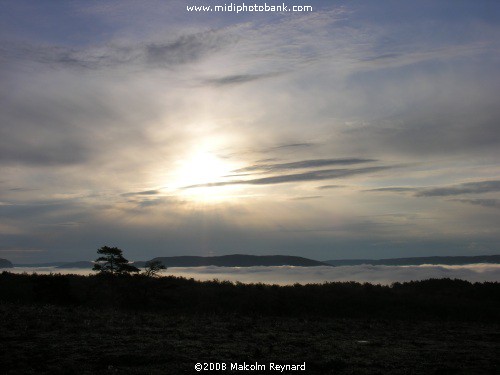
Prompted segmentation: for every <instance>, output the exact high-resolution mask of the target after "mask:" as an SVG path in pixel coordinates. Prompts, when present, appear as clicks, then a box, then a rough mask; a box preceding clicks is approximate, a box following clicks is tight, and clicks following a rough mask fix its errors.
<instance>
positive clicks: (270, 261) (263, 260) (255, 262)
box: [136, 254, 328, 267]
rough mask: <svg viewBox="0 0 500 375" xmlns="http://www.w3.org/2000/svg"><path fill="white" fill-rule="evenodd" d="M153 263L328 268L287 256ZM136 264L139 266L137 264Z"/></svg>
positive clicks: (188, 258)
mask: <svg viewBox="0 0 500 375" xmlns="http://www.w3.org/2000/svg"><path fill="white" fill-rule="evenodd" d="M152 260H153V261H155V260H158V261H161V262H162V264H163V265H164V266H166V267H202V266H219V267H255V266H300V267H314V266H328V264H326V263H323V262H318V261H316V260H312V259H307V258H302V257H296V256H289V255H242V254H234V255H223V256H214V257H199V256H177V257H158V258H154V259H152ZM136 264H140V262H137V263H136Z"/></svg>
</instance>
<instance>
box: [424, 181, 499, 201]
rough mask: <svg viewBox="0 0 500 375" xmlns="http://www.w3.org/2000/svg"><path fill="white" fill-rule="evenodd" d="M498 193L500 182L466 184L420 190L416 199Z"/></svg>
mask: <svg viewBox="0 0 500 375" xmlns="http://www.w3.org/2000/svg"><path fill="white" fill-rule="evenodd" d="M498 191H500V180H492V181H479V182H467V183H464V184H459V185H453V186H448V187H439V188H432V189H420V190H419V191H418V192H417V193H416V194H415V195H416V196H417V197H443V196H449V195H461V194H479V193H490V192H498Z"/></svg>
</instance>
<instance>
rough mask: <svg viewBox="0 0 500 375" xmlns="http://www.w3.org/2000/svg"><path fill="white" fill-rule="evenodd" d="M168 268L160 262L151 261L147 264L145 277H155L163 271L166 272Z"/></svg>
mask: <svg viewBox="0 0 500 375" xmlns="http://www.w3.org/2000/svg"><path fill="white" fill-rule="evenodd" d="M166 269H167V267H165V266H164V265H163V263H162V262H161V261H160V260H150V261H149V262H146V264H145V266H144V275H146V276H149V277H154V276H156V275H158V273H159V272H160V271H162V270H166Z"/></svg>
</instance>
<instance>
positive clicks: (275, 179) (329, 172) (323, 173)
mask: <svg viewBox="0 0 500 375" xmlns="http://www.w3.org/2000/svg"><path fill="white" fill-rule="evenodd" d="M390 168H393V167H389V166H381V167H369V168H358V169H325V170H317V171H310V172H304V173H294V174H286V175H279V176H271V177H264V178H256V179H252V180H235V181H225V182H214V183H208V184H199V185H191V186H186V187H185V188H184V189H190V188H197V187H211V186H227V185H274V184H284V183H289V182H306V181H321V180H329V179H335V178H343V177H348V176H354V175H358V174H365V173H375V172H380V171H384V170H387V169H390Z"/></svg>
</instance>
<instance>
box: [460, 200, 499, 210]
mask: <svg viewBox="0 0 500 375" xmlns="http://www.w3.org/2000/svg"><path fill="white" fill-rule="evenodd" d="M453 201H456V202H462V203H469V204H473V205H477V206H483V207H489V208H500V199H453Z"/></svg>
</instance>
